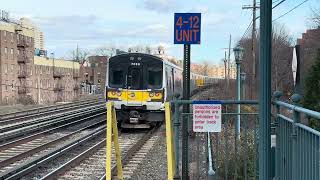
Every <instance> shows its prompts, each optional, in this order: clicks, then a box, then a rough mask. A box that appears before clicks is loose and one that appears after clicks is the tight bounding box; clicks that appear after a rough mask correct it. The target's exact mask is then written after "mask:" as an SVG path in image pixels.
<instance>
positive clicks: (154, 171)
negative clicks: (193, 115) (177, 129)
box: [132, 88, 217, 180]
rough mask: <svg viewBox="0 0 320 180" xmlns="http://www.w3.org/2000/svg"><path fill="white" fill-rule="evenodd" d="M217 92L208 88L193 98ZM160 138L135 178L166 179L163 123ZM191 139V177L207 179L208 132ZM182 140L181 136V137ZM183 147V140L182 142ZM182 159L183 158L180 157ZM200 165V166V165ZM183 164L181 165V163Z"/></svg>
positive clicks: (200, 179) (203, 98)
mask: <svg viewBox="0 0 320 180" xmlns="http://www.w3.org/2000/svg"><path fill="white" fill-rule="evenodd" d="M215 94H217V92H216V89H215V88H210V89H206V90H205V91H202V92H200V93H197V94H195V95H194V96H193V98H192V99H198V100H207V99H208V97H210V99H212V96H214V95H215ZM158 133H159V137H163V138H159V139H158V142H157V143H156V144H155V145H154V146H153V148H152V149H151V151H150V152H149V153H148V155H147V157H146V159H145V160H144V161H143V162H142V164H141V165H140V166H139V168H138V169H137V170H136V172H135V176H133V177H132V179H134V180H152V179H154V180H165V179H168V178H167V177H168V176H167V155H166V152H167V149H166V138H165V137H166V136H165V135H166V130H165V125H162V127H161V129H160V130H159V131H158ZM192 136H193V137H191V138H190V140H189V147H190V150H189V153H190V155H189V171H190V174H189V176H190V179H192V180H193V179H199V180H202V179H207V178H208V177H207V169H208V168H207V167H208V163H207V150H206V146H207V140H206V134H205V133H201V134H197V135H196V136H194V134H192ZM180 140H181V137H180ZM180 147H181V142H180ZM198 147H199V148H198ZM180 157H181V155H180ZM180 160H181V159H180ZM198 165H199V167H198ZM180 166H181V165H180ZM180 171H181V167H180Z"/></svg>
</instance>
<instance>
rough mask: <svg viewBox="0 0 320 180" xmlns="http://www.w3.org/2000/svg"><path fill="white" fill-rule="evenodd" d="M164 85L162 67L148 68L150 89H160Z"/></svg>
mask: <svg viewBox="0 0 320 180" xmlns="http://www.w3.org/2000/svg"><path fill="white" fill-rule="evenodd" d="M161 87H162V68H161V67H149V68H148V87H147V88H148V89H160V88H161Z"/></svg>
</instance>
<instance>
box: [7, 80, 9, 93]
mask: <svg viewBox="0 0 320 180" xmlns="http://www.w3.org/2000/svg"><path fill="white" fill-rule="evenodd" d="M8 86H9V81H8V80H6V91H8Z"/></svg>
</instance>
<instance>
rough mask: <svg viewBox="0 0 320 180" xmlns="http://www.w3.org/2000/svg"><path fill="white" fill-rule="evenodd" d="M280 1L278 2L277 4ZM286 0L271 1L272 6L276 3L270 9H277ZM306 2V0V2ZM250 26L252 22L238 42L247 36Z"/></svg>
mask: <svg viewBox="0 0 320 180" xmlns="http://www.w3.org/2000/svg"><path fill="white" fill-rule="evenodd" d="M279 1H280V2H279ZM285 1H286V0H276V1H273V2H272V4H274V3H277V2H278V3H277V4H276V5H274V6H273V7H272V9H275V8H276V7H278V6H279V5H280V4H282V3H283V2H285ZM307 1H308V0H307ZM259 18H260V16H258V17H256V18H255V20H257V19H259ZM251 26H252V21H251V22H250V24H249V25H248V27H247V29H246V31H245V32H244V34H243V35H242V37H241V39H240V40H242V39H243V38H244V37H245V36H246V35H247V33H248V32H249V29H250V28H251Z"/></svg>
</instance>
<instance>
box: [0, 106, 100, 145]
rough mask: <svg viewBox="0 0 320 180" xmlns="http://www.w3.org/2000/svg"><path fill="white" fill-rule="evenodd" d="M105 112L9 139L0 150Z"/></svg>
mask: <svg viewBox="0 0 320 180" xmlns="http://www.w3.org/2000/svg"><path fill="white" fill-rule="evenodd" d="M103 114H105V112H102V113H98V114H94V115H92V116H89V117H85V118H82V119H79V120H76V121H72V122H70V123H67V124H63V125H60V126H57V127H54V128H51V129H48V130H45V131H42V132H39V133H36V134H32V135H29V136H26V137H23V138H20V139H16V140H14V141H11V142H8V143H5V144H2V145H0V149H1V150H5V149H8V148H10V147H13V146H15V145H17V144H19V143H20V144H21V143H24V142H27V141H31V140H33V139H36V138H38V137H40V136H41V135H43V134H46V133H51V132H53V131H56V130H59V129H61V128H66V127H68V126H71V125H73V124H77V123H80V122H82V121H86V120H87V119H89V118H93V117H95V116H100V115H103Z"/></svg>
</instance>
